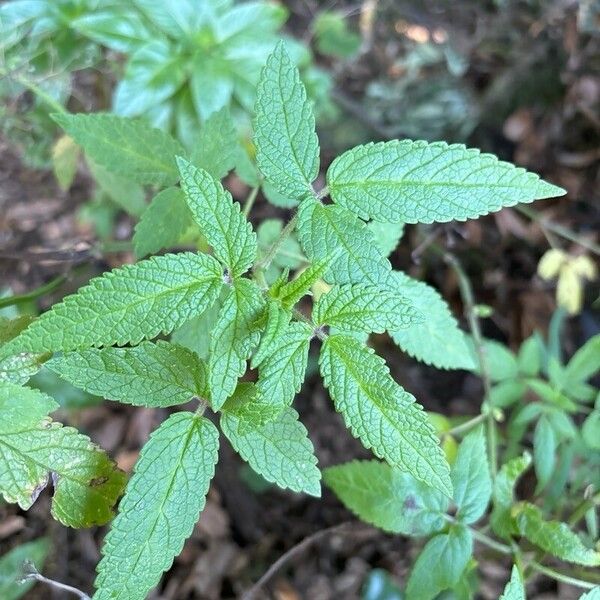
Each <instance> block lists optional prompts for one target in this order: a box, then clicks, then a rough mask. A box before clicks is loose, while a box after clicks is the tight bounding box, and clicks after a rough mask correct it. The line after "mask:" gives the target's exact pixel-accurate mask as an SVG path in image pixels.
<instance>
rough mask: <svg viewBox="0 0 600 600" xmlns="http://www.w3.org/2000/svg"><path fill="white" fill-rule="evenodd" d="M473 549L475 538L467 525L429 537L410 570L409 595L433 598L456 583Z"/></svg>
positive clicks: (413, 598)
mask: <svg viewBox="0 0 600 600" xmlns="http://www.w3.org/2000/svg"><path fill="white" fill-rule="evenodd" d="M472 553H473V538H472V537H471V533H470V531H469V530H468V529H467V528H466V527H463V526H456V527H451V528H450V530H449V531H448V533H441V534H438V535H436V536H435V537H433V538H432V539H430V540H429V541H428V542H427V544H425V547H424V548H423V550H422V551H421V554H419V558H417V561H416V562H415V565H414V567H413V569H412V571H411V573H410V577H409V578H408V583H407V585H406V599H407V600H433V599H434V598H436V597H437V595H438V594H439V593H440V592H442V591H444V590H447V589H448V588H451V587H454V586H455V585H456V584H457V583H458V581H459V580H460V578H461V575H462V574H463V572H464V570H465V567H466V566H467V563H468V562H469V559H470V558H471V554H472Z"/></svg>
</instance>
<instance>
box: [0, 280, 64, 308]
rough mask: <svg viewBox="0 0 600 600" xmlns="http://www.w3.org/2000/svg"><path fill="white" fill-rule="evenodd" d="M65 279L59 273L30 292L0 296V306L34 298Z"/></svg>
mask: <svg viewBox="0 0 600 600" xmlns="http://www.w3.org/2000/svg"><path fill="white" fill-rule="evenodd" d="M66 280H67V278H66V276H65V275H59V276H58V277H56V278H55V279H52V280H51V281H49V282H48V283H46V284H44V285H42V286H41V287H39V288H37V289H35V290H33V291H31V292H27V293H26V294H21V295H19V296H8V297H7V298H0V308H4V307H6V306H14V305H16V304H25V303H26V302H30V301H31V300H35V299H36V298H39V297H40V296H44V295H45V294H49V293H50V292H52V291H53V290H55V289H56V288H57V287H59V286H61V285H62V284H63V283H64V282H65V281H66Z"/></svg>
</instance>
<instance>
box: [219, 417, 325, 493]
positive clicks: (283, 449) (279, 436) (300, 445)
mask: <svg viewBox="0 0 600 600" xmlns="http://www.w3.org/2000/svg"><path fill="white" fill-rule="evenodd" d="M238 427H239V417H237V416H234V415H233V414H229V413H227V412H223V414H222V415H221V429H222V430H223V433H224V434H225V435H226V436H227V438H228V439H229V441H230V442H231V445H232V446H233V447H234V448H235V450H236V452H238V453H239V454H240V455H241V457H242V458H243V459H244V460H245V461H247V462H248V464H249V465H250V466H251V467H252V468H253V469H254V470H255V471H256V472H257V473H259V474H260V475H262V476H263V477H264V478H265V479H266V480H267V481H270V482H272V483H275V484H277V485H278V486H279V487H282V488H289V489H291V490H293V491H295V492H304V493H306V494H310V495H311V496H317V497H320V496H321V485H320V481H321V473H320V471H319V469H318V468H317V458H316V456H315V455H314V449H313V445H312V443H311V442H310V440H309V439H308V433H307V431H306V429H305V427H304V425H302V423H301V422H300V421H299V420H298V413H297V412H296V411H295V410H294V409H293V408H285V409H284V410H283V411H281V413H280V414H279V415H278V416H277V418H276V419H275V420H272V421H270V422H269V423H265V424H264V425H259V426H257V427H252V428H250V429H249V430H247V431H246V432H245V433H243V434H240V433H239V430H238Z"/></svg>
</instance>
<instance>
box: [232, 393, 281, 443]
mask: <svg viewBox="0 0 600 600" xmlns="http://www.w3.org/2000/svg"><path fill="white" fill-rule="evenodd" d="M283 408H284V407H283V405H281V404H274V403H273V402H267V401H265V400H264V398H262V397H261V394H260V391H259V389H258V387H257V386H256V384H254V383H250V382H248V381H242V382H241V383H238V384H237V387H236V388H235V391H234V392H233V394H232V395H231V396H230V397H229V398H227V401H226V402H225V404H223V407H222V409H221V410H222V411H223V412H227V413H228V414H230V415H232V416H234V417H236V419H237V433H238V434H239V435H245V434H246V433H248V432H249V431H251V430H252V429H256V428H257V427H260V426H261V425H264V424H265V423H269V422H270V421H272V420H273V419H275V418H276V417H277V415H278V414H279V413H280V412H281V411H282V410H283Z"/></svg>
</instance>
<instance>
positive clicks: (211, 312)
mask: <svg viewBox="0 0 600 600" xmlns="http://www.w3.org/2000/svg"><path fill="white" fill-rule="evenodd" d="M220 311H221V301H220V299H217V300H216V301H215V303H214V304H213V305H212V306H211V307H210V308H207V309H206V310H205V311H204V312H203V313H202V314H200V315H198V316H197V317H194V318H193V319H190V320H189V321H186V322H185V323H184V324H183V325H182V326H181V327H180V328H179V329H176V330H175V331H173V333H172V334H171V341H173V342H174V343H176V344H179V345H180V346H183V347H184V348H188V349H189V350H192V352H195V353H196V354H197V355H198V356H199V357H200V358H201V359H202V360H206V359H208V355H209V353H210V332H211V330H212V328H213V326H214V324H215V323H216V321H217V318H218V317H219V312H220Z"/></svg>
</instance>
